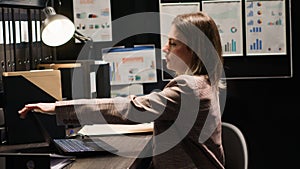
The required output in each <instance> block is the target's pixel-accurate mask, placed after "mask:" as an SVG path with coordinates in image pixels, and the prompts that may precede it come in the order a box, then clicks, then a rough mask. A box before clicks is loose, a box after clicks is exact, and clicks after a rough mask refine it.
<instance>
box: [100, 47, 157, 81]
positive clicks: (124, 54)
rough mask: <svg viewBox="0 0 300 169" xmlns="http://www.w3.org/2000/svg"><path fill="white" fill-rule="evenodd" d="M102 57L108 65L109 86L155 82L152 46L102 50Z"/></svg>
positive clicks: (154, 61)
mask: <svg viewBox="0 0 300 169" xmlns="http://www.w3.org/2000/svg"><path fill="white" fill-rule="evenodd" d="M102 57H103V60H104V61H106V62H108V63H109V65H110V82H111V85H123V84H133V83H154V82H157V75H156V59H155V58H156V57H155V48H154V45H145V46H135V47H133V48H122V47H117V48H104V49H102Z"/></svg>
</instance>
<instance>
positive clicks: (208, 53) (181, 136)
mask: <svg viewBox="0 0 300 169" xmlns="http://www.w3.org/2000/svg"><path fill="white" fill-rule="evenodd" d="M168 38H169V40H168V43H167V44H166V45H165V46H164V47H163V51H164V52H165V53H166V62H167V68H168V69H171V70H174V71H176V74H177V76H176V77H175V78H174V79H173V80H171V81H170V82H169V83H168V84H167V85H166V86H165V87H164V89H163V90H162V91H159V92H152V93H150V94H148V95H145V96H132V95H131V96H128V97H126V98H125V97H124V98H120V97H117V98H109V99H79V100H70V101H58V102H56V103H36V104H28V105H25V107H24V108H23V109H22V110H20V111H19V113H20V116H21V117H22V118H24V117H25V116H26V114H27V112H28V111H30V110H34V111H37V112H42V113H48V114H56V116H57V120H58V122H59V123H63V124H74V123H75V124H76V123H77V124H78V123H81V124H83V123H84V124H86V123H94V122H95V123H99V121H100V120H99V119H101V118H99V117H98V115H99V114H101V115H104V118H102V120H103V121H102V122H105V120H106V121H108V122H109V123H111V122H118V123H119V122H124V123H125V122H126V123H127V122H134V123H142V122H150V121H153V122H154V132H153V152H152V154H153V157H152V164H151V168H155V169H168V168H170V169H173V168H187V169H190V168H204V169H206V168H207V169H210V168H224V167H223V166H224V152H223V147H222V142H221V110H220V105H219V104H220V103H219V97H218V94H219V90H220V88H223V87H225V86H224V85H222V83H220V76H221V74H222V62H223V60H222V49H221V42H220V36H219V33H218V29H217V26H216V24H215V23H214V21H213V20H212V18H210V17H209V16H207V14H205V13H203V12H198V13H190V14H183V15H178V16H177V17H176V18H175V19H174V20H173V22H172V26H171V30H170V32H169V35H168ZM99 112H101V113H99ZM95 119H97V120H95Z"/></svg>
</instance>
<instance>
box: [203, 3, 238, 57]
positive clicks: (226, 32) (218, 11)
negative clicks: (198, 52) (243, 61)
mask: <svg viewBox="0 0 300 169" xmlns="http://www.w3.org/2000/svg"><path fill="white" fill-rule="evenodd" d="M202 10H203V11H204V12H206V13H207V14H208V15H209V16H211V17H212V18H213V19H214V20H215V22H216V24H217V26H218V28H219V33H220V36H221V43H222V50H223V56H242V55H243V30H242V3H241V1H240V0H238V1H237V0H235V1H228V0H223V1H222V0H220V1H202Z"/></svg>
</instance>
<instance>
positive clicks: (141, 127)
mask: <svg viewBox="0 0 300 169" xmlns="http://www.w3.org/2000/svg"><path fill="white" fill-rule="evenodd" d="M152 131H153V122H151V123H142V124H93V125H85V126H83V127H82V129H80V130H79V131H78V134H82V135H87V136H99V135H116V134H131V133H144V132H152Z"/></svg>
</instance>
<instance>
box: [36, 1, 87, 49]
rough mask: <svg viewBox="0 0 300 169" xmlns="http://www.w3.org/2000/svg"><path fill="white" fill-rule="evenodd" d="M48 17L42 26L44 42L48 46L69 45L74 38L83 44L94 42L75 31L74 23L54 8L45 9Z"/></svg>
mask: <svg viewBox="0 0 300 169" xmlns="http://www.w3.org/2000/svg"><path fill="white" fill-rule="evenodd" d="M43 12H44V13H45V15H46V19H45V20H44V22H43V24H42V26H41V32H42V35H41V36H42V41H43V42H44V43H45V44H46V45H48V46H53V47H56V46H60V45H63V44H65V43H67V42H68V41H69V40H70V39H71V38H72V37H74V38H76V39H78V40H79V41H81V42H87V41H92V39H91V38H89V37H85V36H83V35H82V34H80V33H79V32H77V31H76V30H75V26H74V24H73V22H72V21H71V20H70V19H69V18H67V17H66V16H64V15H60V14H57V13H56V12H55V10H54V8H52V7H46V8H44V9H43Z"/></svg>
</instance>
